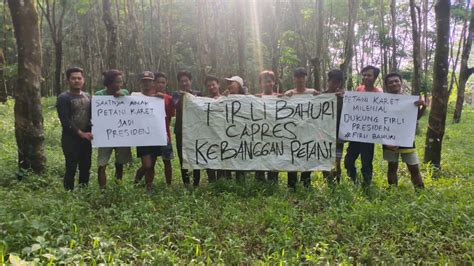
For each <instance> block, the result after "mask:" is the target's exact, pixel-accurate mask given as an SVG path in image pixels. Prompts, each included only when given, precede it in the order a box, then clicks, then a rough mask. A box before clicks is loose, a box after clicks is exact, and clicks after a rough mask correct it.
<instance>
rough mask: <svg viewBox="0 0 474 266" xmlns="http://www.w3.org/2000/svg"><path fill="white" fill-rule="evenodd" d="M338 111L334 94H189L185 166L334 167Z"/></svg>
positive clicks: (184, 149) (277, 168)
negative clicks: (213, 95) (280, 95)
mask: <svg viewBox="0 0 474 266" xmlns="http://www.w3.org/2000/svg"><path fill="white" fill-rule="evenodd" d="M336 113H337V106H336V97H335V95H334V94H324V95H320V96H313V95H295V96H293V97H282V98H279V97H274V96H269V97H263V98H259V97H255V96H252V95H231V96H228V97H221V98H219V99H211V98H203V97H195V96H192V95H191V94H186V95H185V97H184V105H183V161H184V167H185V168H188V169H205V168H208V169H225V170H278V171H310V170H330V169H332V168H333V166H334V163H335V158H336V157H335V156H336V116H337V114H336Z"/></svg>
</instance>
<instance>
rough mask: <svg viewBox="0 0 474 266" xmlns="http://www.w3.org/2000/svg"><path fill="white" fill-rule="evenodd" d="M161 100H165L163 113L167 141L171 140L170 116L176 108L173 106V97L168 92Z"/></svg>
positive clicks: (173, 114)
mask: <svg viewBox="0 0 474 266" xmlns="http://www.w3.org/2000/svg"><path fill="white" fill-rule="evenodd" d="M163 100H164V101H165V113H166V134H167V135H168V143H170V142H171V131H170V124H171V117H173V116H175V113H176V108H175V106H174V102H173V97H171V95H168V94H166V93H165V94H164V97H163Z"/></svg>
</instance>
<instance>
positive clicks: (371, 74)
mask: <svg viewBox="0 0 474 266" xmlns="http://www.w3.org/2000/svg"><path fill="white" fill-rule="evenodd" d="M379 74H380V69H378V68H376V67H374V66H366V67H364V68H363V69H362V84H361V85H360V86H358V87H357V89H356V91H358V92H379V93H382V92H383V90H382V89H380V88H377V87H375V86H374V84H375V81H376V80H377V77H378V76H379ZM359 155H360V158H361V161H362V169H361V172H362V175H363V176H364V182H363V186H364V187H368V186H369V185H370V183H371V182H372V175H373V166H372V161H373V160H374V144H373V143H363V142H356V141H351V142H349V147H348V148H347V151H346V156H345V158H344V167H345V168H346V170H347V175H348V176H349V177H350V178H351V180H352V181H353V182H354V183H356V181H357V168H356V166H355V161H356V160H357V158H358V157H359Z"/></svg>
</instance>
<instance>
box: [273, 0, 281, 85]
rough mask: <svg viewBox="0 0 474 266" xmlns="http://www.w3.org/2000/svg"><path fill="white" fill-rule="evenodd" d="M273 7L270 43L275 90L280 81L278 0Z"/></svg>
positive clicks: (279, 6) (279, 10)
mask: <svg viewBox="0 0 474 266" xmlns="http://www.w3.org/2000/svg"><path fill="white" fill-rule="evenodd" d="M274 6H275V9H273V12H272V13H273V14H272V27H271V38H272V45H271V55H272V71H273V73H275V78H276V80H275V83H276V91H277V92H280V91H281V82H280V78H279V77H280V75H279V73H280V71H279V68H280V67H279V66H280V49H279V47H278V40H279V38H278V37H279V32H280V27H279V21H280V20H279V17H278V16H279V14H280V12H281V9H280V8H281V5H280V0H275V5H274Z"/></svg>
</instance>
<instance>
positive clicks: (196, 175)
mask: <svg viewBox="0 0 474 266" xmlns="http://www.w3.org/2000/svg"><path fill="white" fill-rule="evenodd" d="M176 149H177V150H178V158H179V164H180V165H181V177H182V179H183V183H184V184H185V185H187V184H189V183H190V182H189V173H188V169H184V168H183V136H182V135H181V134H176ZM200 180H201V170H193V185H194V186H198V185H199V181H200Z"/></svg>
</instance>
